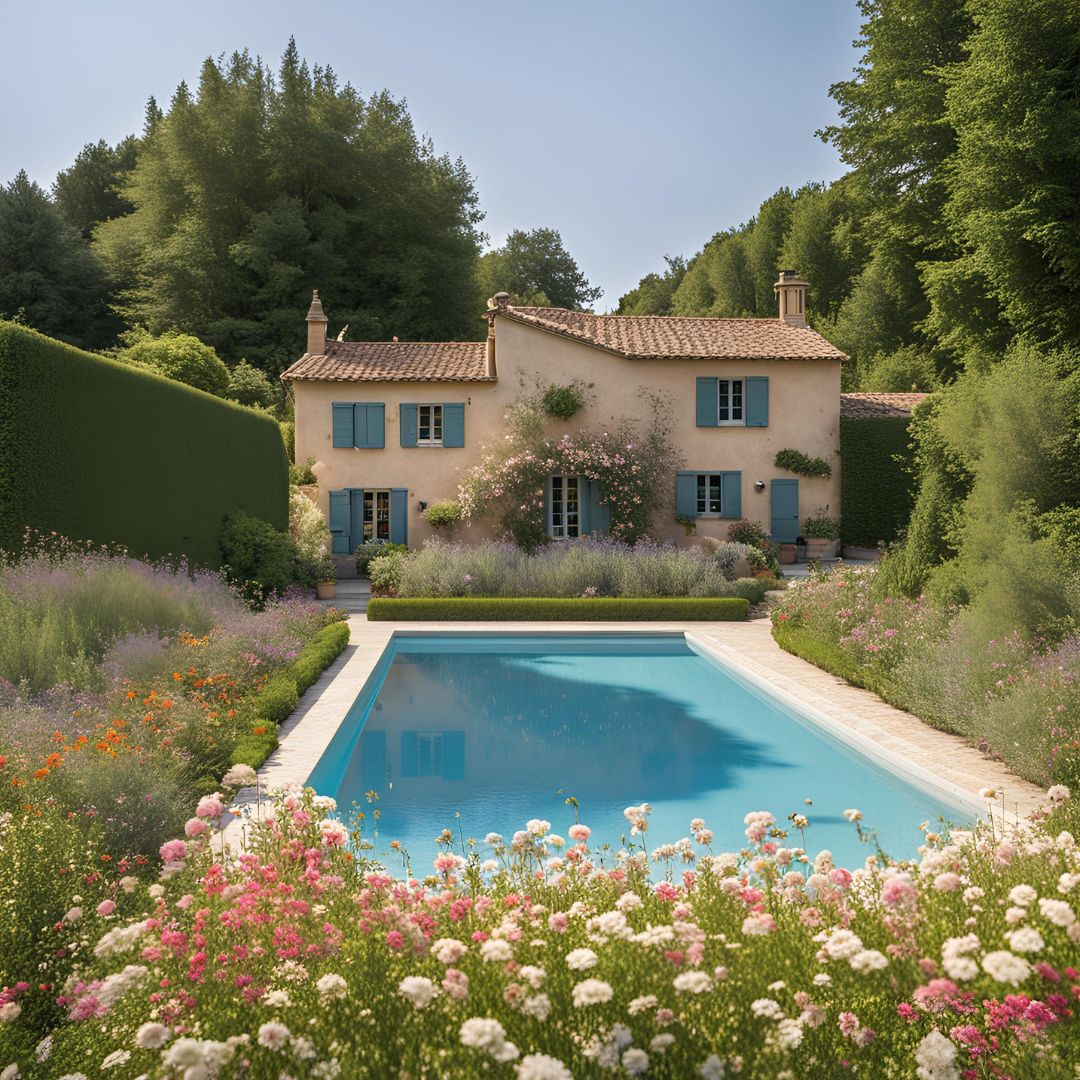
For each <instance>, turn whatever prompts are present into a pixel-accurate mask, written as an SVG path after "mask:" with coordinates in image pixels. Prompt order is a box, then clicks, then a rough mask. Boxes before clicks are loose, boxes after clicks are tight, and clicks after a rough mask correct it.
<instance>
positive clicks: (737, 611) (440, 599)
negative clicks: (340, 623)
mask: <svg viewBox="0 0 1080 1080" xmlns="http://www.w3.org/2000/svg"><path fill="white" fill-rule="evenodd" d="M749 606H750V605H749V603H748V602H747V601H746V600H745V599H743V597H741V596H724V597H700V598H698V597H681V596H679V597H647V598H638V597H623V596H619V597H611V596H605V597H594V598H592V599H588V600H584V599H580V598H578V597H541V596H434V597H414V596H400V597H376V598H375V599H372V600H371V601H369V602H368V609H367V617H368V618H369V619H371V620H373V621H386V620H391V619H392V620H401V621H409V620H417V619H422V620H429V619H446V620H448V621H449V620H463V619H465V620H468V619H477V620H479V619H484V620H487V619H506V620H514V619H525V620H530V621H537V620H545V619H550V620H551V621H556V620H558V621H562V620H581V621H582V622H585V621H589V622H595V621H598V620H601V621H608V620H610V621H612V622H615V621H626V620H632V619H641V620H648V621H657V620H663V621H667V620H672V621H680V622H683V621H691V622H698V621H700V622H705V621H708V622H740V621H742V620H744V619H745V618H746V610H747V608H748V607H749Z"/></svg>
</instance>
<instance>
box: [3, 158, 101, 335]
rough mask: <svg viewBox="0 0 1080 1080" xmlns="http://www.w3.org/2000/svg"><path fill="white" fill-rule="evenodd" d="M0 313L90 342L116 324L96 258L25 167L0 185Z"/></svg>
mask: <svg viewBox="0 0 1080 1080" xmlns="http://www.w3.org/2000/svg"><path fill="white" fill-rule="evenodd" d="M0 315H3V316H6V317H8V318H12V317H19V318H21V319H22V320H23V321H24V322H26V323H27V324H28V325H29V326H32V327H34V328H35V329H36V330H40V331H41V332H42V333H44V334H49V335H51V336H52V337H57V338H60V339H61V340H63V341H69V342H71V343H72V344H75V345H82V346H85V347H90V348H96V347H100V346H102V345H104V344H106V343H107V342H108V341H109V340H110V338H111V337H112V336H113V335H114V334H115V330H116V327H115V324H114V323H113V321H112V320H111V319H110V317H109V314H108V312H107V310H106V307H105V278H104V273H103V270H102V267H101V265H100V263H99V262H98V260H97V259H96V258H95V256H94V255H93V253H92V252H91V250H90V248H89V247H88V246H87V245H86V243H85V242H84V241H83V240H82V239H80V237H79V235H78V234H77V233H76V232H75V230H74V229H72V228H71V227H70V226H69V225H68V224H67V223H66V222H65V221H64V219H63V218H62V217H61V215H60V212H59V210H57V208H56V207H55V206H54V205H53V204H52V203H51V202H50V201H49V197H48V196H47V195H46V194H45V192H44V191H42V189H41V188H40V187H39V186H38V185H37V184H35V183H33V182H32V181H31V180H30V178H29V177H28V176H27V175H26V172H25V171H23V172H20V173H19V174H18V176H16V177H15V179H14V180H13V181H12V182H11V183H10V184H8V185H7V186H6V187H3V188H0Z"/></svg>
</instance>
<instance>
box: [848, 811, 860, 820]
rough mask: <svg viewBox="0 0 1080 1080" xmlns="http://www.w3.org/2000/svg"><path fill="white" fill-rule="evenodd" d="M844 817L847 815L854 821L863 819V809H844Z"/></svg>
mask: <svg viewBox="0 0 1080 1080" xmlns="http://www.w3.org/2000/svg"><path fill="white" fill-rule="evenodd" d="M844 817H846V818H847V819H848V821H853V822H854V821H861V820H862V811H861V810H845V811H844Z"/></svg>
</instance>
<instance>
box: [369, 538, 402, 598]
mask: <svg viewBox="0 0 1080 1080" xmlns="http://www.w3.org/2000/svg"><path fill="white" fill-rule="evenodd" d="M402 546H403V545H400V544H394V545H393V549H394V550H391V551H387V552H386V553H385V554H383V555H378V556H376V557H375V558H374V559H372V560H371V562H370V563H369V564H368V577H369V578H370V580H371V587H372V589H373V590H374V591H375V592H378V593H396V592H397V591H398V589H399V588H400V586H401V577H402V574H403V573H404V572H405V567H406V565H407V564H408V562H409V552H408V551H407V550H406V551H401V550H398V549H400V548H401V547H402Z"/></svg>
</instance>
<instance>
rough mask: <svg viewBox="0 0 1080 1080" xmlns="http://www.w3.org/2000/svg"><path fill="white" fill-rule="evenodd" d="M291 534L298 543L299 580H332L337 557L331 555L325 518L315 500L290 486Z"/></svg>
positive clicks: (306, 581) (296, 543)
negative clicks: (334, 559)
mask: <svg viewBox="0 0 1080 1080" xmlns="http://www.w3.org/2000/svg"><path fill="white" fill-rule="evenodd" d="M289 536H290V537H292V541H293V543H294V544H295V545H296V554H297V559H298V565H297V569H296V580H297V581H300V582H302V583H303V584H305V585H308V586H311V585H314V584H315V582H316V581H332V580H333V577H334V561H333V559H331V558H330V556H329V551H330V530H329V529H328V528H327V527H326V518H324V517H323V516H322V511H321V510H320V509H319V508H318V507H317V506H316V505H315V503H314V502H312V500H311V499H309V498H308V497H307V496H306V495H305V494H304V493H303V492H302V491H298V490H297V489H296V488H290V489H289ZM328 574H329V577H327V576H326V575H328Z"/></svg>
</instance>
